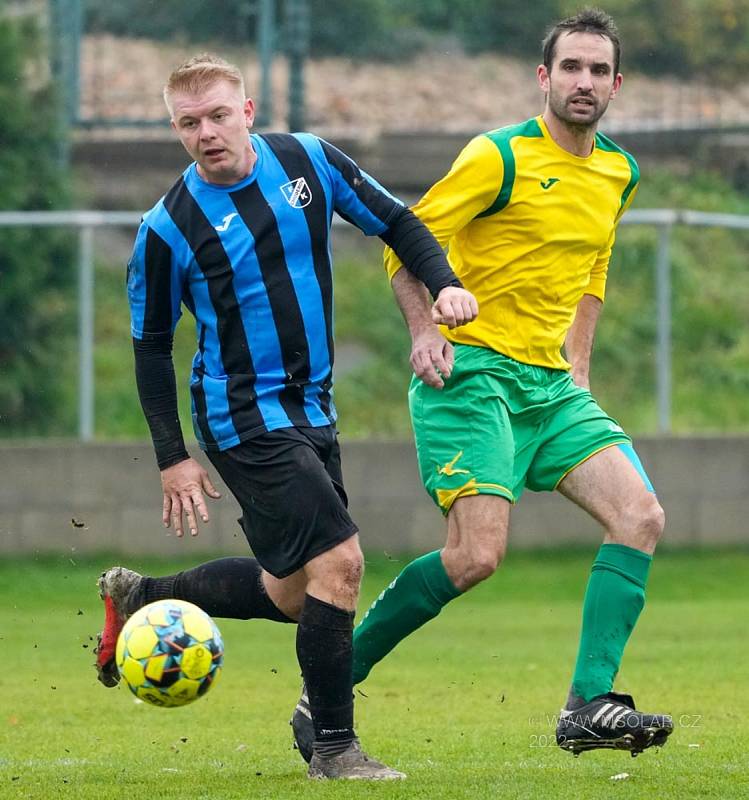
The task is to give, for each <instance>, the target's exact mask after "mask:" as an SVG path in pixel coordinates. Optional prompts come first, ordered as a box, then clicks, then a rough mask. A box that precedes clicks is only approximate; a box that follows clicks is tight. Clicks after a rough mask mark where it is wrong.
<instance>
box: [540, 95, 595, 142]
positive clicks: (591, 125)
mask: <svg viewBox="0 0 749 800" xmlns="http://www.w3.org/2000/svg"><path fill="white" fill-rule="evenodd" d="M573 96H574V95H573ZM569 99H570V98H564V99H560V98H559V96H558V95H555V94H554V92H553V91H551V92H549V110H550V111H551V112H552V114H554V116H555V117H556V118H557V119H558V120H559V121H560V122H561V123H562V124H563V125H564V126H565V127H566V128H568V129H569V130H570V131H572V132H574V133H586V132H587V131H591V130H593V131H594V130H596V129H597V128H598V122H599V120H600V119H601V117H602V116H603V115H604V114H605V113H606V109H607V108H608V107H609V104H608V101H606V102H603V103H602V102H599V101H597V100H596V99H595V98H590V99H591V100H592V102H593V103H594V106H593V108H594V113H593V115H592V116H591V117H589V118H588V119H587V120H580V119H576V118H575V117H574V116H573V114H572V112H571V111H569V110H568V107H567V106H568V101H569Z"/></svg>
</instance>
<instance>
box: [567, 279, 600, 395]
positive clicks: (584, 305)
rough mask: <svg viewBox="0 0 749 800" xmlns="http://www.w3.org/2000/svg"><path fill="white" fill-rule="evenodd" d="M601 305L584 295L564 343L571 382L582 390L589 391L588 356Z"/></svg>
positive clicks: (594, 298) (596, 299) (590, 351)
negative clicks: (569, 365) (570, 366)
mask: <svg viewBox="0 0 749 800" xmlns="http://www.w3.org/2000/svg"><path fill="white" fill-rule="evenodd" d="M602 305H603V303H602V302H601V301H600V300H599V299H598V298H597V297H594V296H593V295H592V294H584V295H583V296H582V298H581V299H580V302H579V303H578V304H577V311H576V313H575V319H574V321H573V323H572V326H571V327H570V329H569V331H568V332H567V337H566V339H565V342H564V349H565V352H566V354H567V360H568V361H569V362H570V364H571V365H572V369H571V370H570V374H571V375H572V380H573V381H574V382H575V384H576V385H577V386H581V387H582V388H583V389H590V356H591V353H592V352H593V339H594V336H595V331H596V325H597V324H598V317H599V316H600V314H601V306H602Z"/></svg>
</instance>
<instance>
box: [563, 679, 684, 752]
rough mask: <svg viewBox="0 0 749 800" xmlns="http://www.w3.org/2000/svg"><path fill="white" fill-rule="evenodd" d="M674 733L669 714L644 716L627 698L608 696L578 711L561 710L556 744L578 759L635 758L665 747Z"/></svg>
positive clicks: (611, 694)
mask: <svg viewBox="0 0 749 800" xmlns="http://www.w3.org/2000/svg"><path fill="white" fill-rule="evenodd" d="M673 729H674V721H673V719H672V718H671V717H670V716H669V715H668V714H643V713H642V712H640V711H637V710H636V709H635V702H634V700H633V699H632V697H631V696H630V695H628V694H616V693H615V692H609V693H608V694H602V695H600V696H599V697H594V698H593V699H592V700H591V701H589V702H588V703H585V705H583V706H580V707H579V708H575V709H571V710H568V709H562V712H561V715H560V718H559V724H558V725H557V744H558V745H559V746H560V747H561V748H562V749H563V750H569V751H570V752H571V753H572V754H573V755H575V756H577V755H579V754H580V753H582V752H584V751H586V750H598V749H601V748H603V749H609V750H628V751H629V752H630V753H631V755H632V756H633V757H634V756H636V755H637V754H638V753H641V752H642V751H643V750H647V748H648V747H660V746H662V745H664V744H665V743H666V740H667V739H668V737H669V736H670V735H671V733H672V732H673Z"/></svg>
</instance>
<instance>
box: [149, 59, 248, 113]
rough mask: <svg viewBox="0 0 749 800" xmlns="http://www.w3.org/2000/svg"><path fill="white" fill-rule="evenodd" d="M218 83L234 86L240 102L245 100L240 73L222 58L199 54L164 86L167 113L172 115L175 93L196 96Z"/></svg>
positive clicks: (181, 67)
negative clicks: (240, 97) (240, 98)
mask: <svg viewBox="0 0 749 800" xmlns="http://www.w3.org/2000/svg"><path fill="white" fill-rule="evenodd" d="M218 81H227V82H228V83H231V84H232V85H234V86H236V88H237V89H238V90H239V93H240V94H241V96H242V100H244V99H245V92H244V79H243V78H242V73H241V72H240V71H239V69H238V68H237V67H235V66H234V64H230V63H229V62H228V61H224V59H223V58H219V57H218V56H214V55H211V54H210V53H201V54H200V55H198V56H193V57H192V58H191V59H189V60H188V61H185V63H184V64H180V65H179V66H178V67H177V69H175V70H174V72H172V74H171V75H170V76H169V78H168V80H167V82H166V85H165V86H164V102H165V103H166V107H167V108H168V109H169V113H170V114H171V113H172V103H171V100H172V96H173V95H174V94H175V93H176V92H187V93H188V94H198V93H200V92H202V91H204V90H205V89H206V88H207V87H209V86H211V85H213V84H214V83H216V82H218Z"/></svg>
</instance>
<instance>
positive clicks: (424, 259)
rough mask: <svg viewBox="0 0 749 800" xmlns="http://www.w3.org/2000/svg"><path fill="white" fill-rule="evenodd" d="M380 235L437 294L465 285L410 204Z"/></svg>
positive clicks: (434, 293) (404, 263)
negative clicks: (451, 287)
mask: <svg viewBox="0 0 749 800" xmlns="http://www.w3.org/2000/svg"><path fill="white" fill-rule="evenodd" d="M380 239H382V241H383V242H385V244H387V245H389V246H390V247H392V248H393V252H394V253H395V255H397V256H398V258H399V259H400V260H401V261H402V262H403V266H404V267H405V268H406V269H407V270H408V271H409V272H410V273H411V274H412V275H414V276H415V277H417V278H418V279H419V280H420V281H421V282H422V283H423V284H424V285H425V286H426V287H427V289H429V293H430V294H431V295H432V297H433V298H435V299H436V298H437V295H438V294H439V293H440V291H441V290H442V289H444V288H445V287H446V286H459V287H462V286H463V284H462V283H461V282H460V280H459V279H458V277H457V275H456V274H455V273H454V272H453V271H452V268H451V267H450V264H449V263H448V262H447V257H446V256H445V253H444V251H443V249H442V248H441V247H440V245H439V242H438V241H437V240H436V239H435V238H434V236H433V235H432V233H431V231H430V230H429V228H427V226H426V225H425V224H424V223H423V222H422V221H421V220H420V219H419V218H418V217H417V216H416V214H414V213H413V211H411V209H410V208H404V209H403V211H401V212H400V213H399V214H398V215H397V216H395V217H393V219H392V220H391V222H390V227H389V228H388V229H387V230H386V231H385V232H384V233H382V234H380Z"/></svg>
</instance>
